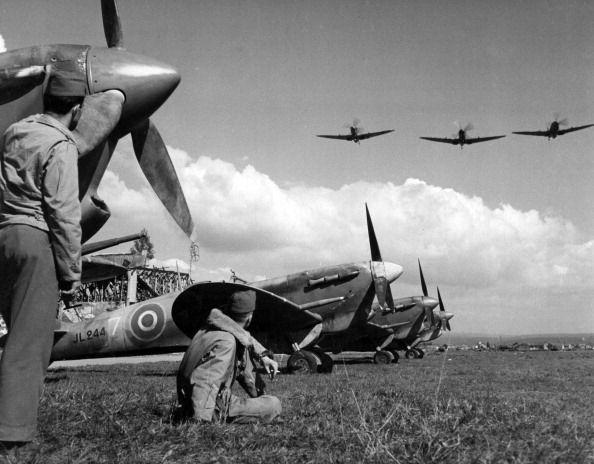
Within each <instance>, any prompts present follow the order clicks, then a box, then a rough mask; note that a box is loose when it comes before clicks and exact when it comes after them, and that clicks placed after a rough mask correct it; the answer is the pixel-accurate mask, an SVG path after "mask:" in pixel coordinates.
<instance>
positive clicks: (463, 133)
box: [420, 123, 505, 148]
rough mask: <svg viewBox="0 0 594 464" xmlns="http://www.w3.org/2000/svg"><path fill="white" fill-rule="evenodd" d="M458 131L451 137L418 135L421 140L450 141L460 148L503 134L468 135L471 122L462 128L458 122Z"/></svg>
mask: <svg viewBox="0 0 594 464" xmlns="http://www.w3.org/2000/svg"><path fill="white" fill-rule="evenodd" d="M455 124H456V125H457V126H458V132H457V133H456V134H454V135H453V138H447V137H445V138H440V137H420V138H421V139H423V140H429V141H431V142H442V143H450V144H452V145H460V148H464V145H471V144H473V143H479V142H487V141H488V140H495V139H501V138H503V137H505V135H494V136H491V137H468V136H467V133H468V131H470V130H472V129H474V127H473V126H472V124H471V123H468V124H467V125H466V126H465V127H464V128H462V127H460V125H459V124H458V123H455Z"/></svg>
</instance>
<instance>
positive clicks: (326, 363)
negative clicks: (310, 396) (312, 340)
mask: <svg viewBox="0 0 594 464" xmlns="http://www.w3.org/2000/svg"><path fill="white" fill-rule="evenodd" d="M310 349H311V351H312V353H313V354H315V355H316V356H317V357H318V358H319V359H320V361H321V363H322V364H320V365H319V366H318V372H320V373H322V374H330V373H331V372H332V369H333V368H334V360H333V359H332V358H331V357H330V356H329V355H328V354H326V352H325V351H323V350H322V349H321V348H318V347H314V348H310Z"/></svg>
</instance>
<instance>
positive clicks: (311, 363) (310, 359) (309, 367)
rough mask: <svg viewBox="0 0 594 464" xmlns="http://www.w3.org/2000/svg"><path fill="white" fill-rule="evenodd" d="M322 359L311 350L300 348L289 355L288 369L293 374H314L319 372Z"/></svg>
mask: <svg viewBox="0 0 594 464" xmlns="http://www.w3.org/2000/svg"><path fill="white" fill-rule="evenodd" d="M320 364H322V362H321V361H320V359H319V358H318V357H317V356H316V355H315V354H313V353H312V352H310V351H305V350H299V351H296V352H295V353H293V354H292V355H291V356H289V359H288V360H287V369H288V370H289V372H290V373H291V374H314V373H316V372H318V365H320Z"/></svg>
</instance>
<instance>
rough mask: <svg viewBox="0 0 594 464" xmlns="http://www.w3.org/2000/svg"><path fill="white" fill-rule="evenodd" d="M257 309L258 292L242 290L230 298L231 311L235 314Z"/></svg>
mask: <svg viewBox="0 0 594 464" xmlns="http://www.w3.org/2000/svg"><path fill="white" fill-rule="evenodd" d="M254 309H256V292H254V291H253V290H242V291H239V292H234V293H233V294H231V297H230V298H229V312H230V313H234V314H248V313H251V312H253V311H254Z"/></svg>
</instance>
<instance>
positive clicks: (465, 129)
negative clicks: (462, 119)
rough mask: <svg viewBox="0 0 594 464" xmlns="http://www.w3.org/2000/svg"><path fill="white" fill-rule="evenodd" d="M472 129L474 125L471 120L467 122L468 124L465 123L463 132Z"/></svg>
mask: <svg viewBox="0 0 594 464" xmlns="http://www.w3.org/2000/svg"><path fill="white" fill-rule="evenodd" d="M472 129H474V126H473V125H472V123H471V122H469V123H468V124H466V127H465V128H464V132H468V131H471V130H472Z"/></svg>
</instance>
